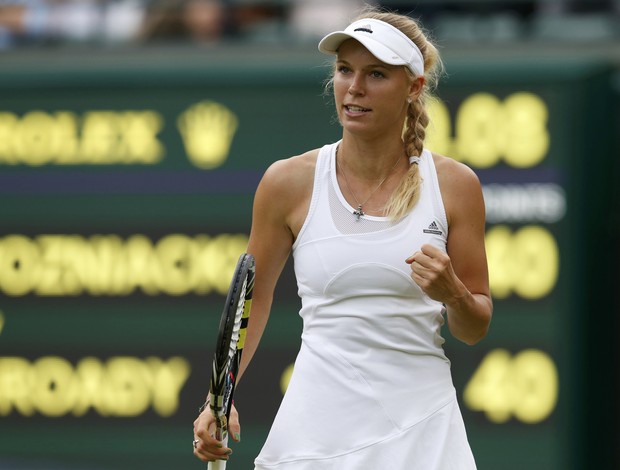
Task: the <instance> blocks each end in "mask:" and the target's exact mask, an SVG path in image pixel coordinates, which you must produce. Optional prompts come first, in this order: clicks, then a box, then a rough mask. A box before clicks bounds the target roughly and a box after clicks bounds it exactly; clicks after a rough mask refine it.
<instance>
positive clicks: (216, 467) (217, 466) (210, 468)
mask: <svg viewBox="0 0 620 470" xmlns="http://www.w3.org/2000/svg"><path fill="white" fill-rule="evenodd" d="M222 445H223V446H224V447H227V446H228V435H226V437H225V438H224V439H223V440H222ZM226 464H227V462H226V460H216V461H215V462H209V464H208V465H207V470H226Z"/></svg>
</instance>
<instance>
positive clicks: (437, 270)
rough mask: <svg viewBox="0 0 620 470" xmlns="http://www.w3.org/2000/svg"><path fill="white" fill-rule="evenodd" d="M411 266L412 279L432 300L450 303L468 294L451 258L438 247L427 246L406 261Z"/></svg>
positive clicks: (423, 246)
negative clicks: (455, 271) (453, 266)
mask: <svg viewBox="0 0 620 470" xmlns="http://www.w3.org/2000/svg"><path fill="white" fill-rule="evenodd" d="M406 262H407V263H409V264H410V265H411V279H413V281H414V282H415V283H416V284H417V285H418V286H420V288H421V289H422V290H423V291H424V292H425V293H426V295H428V296H429V297H430V298H431V299H433V300H436V301H438V302H442V303H450V301H451V299H454V298H458V297H460V296H462V295H464V294H465V293H466V290H467V289H466V288H465V286H464V285H463V283H462V282H461V281H460V280H459V279H458V277H457V276H456V274H455V273H454V269H453V268H452V262H451V260H450V257H449V256H448V255H447V254H446V253H445V252H443V251H442V250H440V249H439V248H437V247H436V246H433V245H429V244H425V245H422V246H421V248H420V250H419V251H416V252H415V253H414V254H413V255H411V256H410V257H409V258H407V260H406Z"/></svg>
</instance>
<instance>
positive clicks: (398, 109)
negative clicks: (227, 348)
mask: <svg viewBox="0 0 620 470" xmlns="http://www.w3.org/2000/svg"><path fill="white" fill-rule="evenodd" d="M319 49H320V50H321V51H322V52H324V53H326V54H333V55H335V66H334V69H333V77H332V79H331V86H332V87H333V96H334V101H335V105H336V111H337V114H338V118H339V121H340V124H341V126H342V139H341V140H339V141H338V142H335V143H332V144H328V145H325V146H323V147H322V148H319V149H315V150H310V151H308V152H307V153H304V154H303V155H299V156H295V157H292V158H289V159H286V160H282V161H278V162H276V163H274V164H273V165H272V166H271V167H270V168H269V169H268V170H267V172H266V173H265V175H264V177H263V179H262V181H261V183H260V185H259V187H258V189H257V192H256V198H255V205H254V215H253V221H252V230H251V235H250V242H249V246H248V252H249V253H251V254H253V255H254V257H255V258H256V283H255V287H254V300H253V308H252V321H251V322H250V325H249V330H248V335H247V339H246V343H245V353H244V356H243V364H242V370H243V369H244V368H245V367H246V366H247V364H248V362H249V361H250V359H251V357H252V354H253V353H254V351H255V350H256V348H257V345H258V343H259V339H260V337H261V334H262V332H263V330H264V328H265V325H266V323H267V318H268V316H269V311H270V307H271V303H272V297H273V292H274V287H275V285H276V281H277V279H278V277H279V275H280V273H281V271H282V269H283V266H284V264H285V261H286V259H287V257H288V256H289V253H291V252H292V254H293V258H294V265H295V274H296V277H297V283H298V287H299V293H300V295H301V298H302V308H301V311H300V315H301V317H302V318H303V325H304V326H303V334H302V345H301V349H300V352H299V355H298V357H297V360H296V363H295V369H294V373H293V375H292V378H291V381H290V384H289V387H288V390H287V392H286V394H285V396H284V398H283V401H282V404H281V406H280V409H279V411H278V414H277V416H276V418H275V421H274V423H273V425H272V428H271V431H270V433H269V436H268V438H267V441H266V443H265V444H264V447H263V449H262V451H261V452H260V454H259V455H258V457H257V458H256V461H255V470H267V469H277V470H322V469H325V470H326V469H338V470H356V469H390V470H447V469H450V470H470V469H474V468H476V465H475V461H474V457H473V455H472V452H471V449H470V446H469V444H468V440H467V435H466V431H465V426H464V423H463V419H462V416H461V412H460V410H459V407H458V403H457V398H456V392H455V389H454V386H453V383H452V378H451V373H450V362H449V360H448V358H447V357H446V355H445V353H444V350H443V347H442V344H443V342H444V339H443V338H442V334H441V329H442V326H443V325H444V322H445V321H447V327H448V328H449V329H450V332H451V333H452V335H453V336H455V337H456V338H458V339H460V340H462V341H463V342H465V343H467V344H470V345H473V344H475V343H477V342H478V341H480V339H482V338H483V337H484V336H485V335H486V333H487V330H488V328H489V324H490V321H491V314H492V303H491V298H490V295H489V286H488V274H487V262H486V254H485V249H484V224H485V221H484V217H485V216H484V202H483V198H482V191H481V187H480V183H479V181H478V179H477V177H476V176H475V175H474V173H473V172H472V171H471V170H470V169H468V168H467V167H466V166H464V165H462V164H460V163H458V162H456V161H454V160H452V159H450V158H447V157H445V156H441V155H437V154H435V153H433V152H431V151H429V150H428V149H426V148H424V137H425V132H426V127H427V125H428V124H429V118H428V115H427V111H426V108H425V104H426V102H427V99H428V96H429V94H430V93H431V90H432V89H433V87H434V86H435V85H436V83H437V81H438V76H439V74H440V71H441V67H442V64H441V60H440V57H439V55H438V52H437V50H436V48H435V47H434V46H433V45H432V44H431V43H430V42H429V40H428V39H427V38H426V36H425V34H424V33H423V31H422V29H421V27H420V26H419V25H418V24H417V22H415V21H414V20H412V19H411V18H409V17H407V16H401V15H398V14H394V13H387V12H381V11H377V10H366V11H364V12H363V14H362V16H361V17H360V18H359V19H358V20H356V21H354V22H353V23H352V24H350V25H349V26H348V27H347V28H346V29H345V30H344V31H337V32H334V33H331V34H329V35H327V36H326V37H325V38H323V39H322V40H321V42H320V44H319ZM212 421H213V418H212V417H211V416H210V413H208V412H203V413H202V414H201V415H200V416H199V417H198V419H197V420H196V422H195V428H194V431H195V435H196V436H195V438H196V439H197V440H198V443H197V446H196V449H195V452H194V453H195V454H196V456H197V457H198V458H200V459H201V460H203V461H208V460H214V459H218V458H228V454H227V453H228V452H229V451H230V449H228V448H227V447H222V446H221V444H219V443H218V442H217V441H216V440H214V439H213V438H212V437H211V436H210V435H209V433H208V432H207V429H208V428H209V426H210V425H211V424H212ZM239 429H240V428H239V423H238V415H237V413H236V410H233V415H232V417H231V430H232V431H231V435H233V436H234V435H235V433H238V432H239ZM218 446H219V447H218Z"/></svg>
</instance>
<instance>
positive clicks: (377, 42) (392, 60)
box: [319, 18, 424, 75]
mask: <svg viewBox="0 0 620 470" xmlns="http://www.w3.org/2000/svg"><path fill="white" fill-rule="evenodd" d="M347 39H355V40H356V41H359V42H360V43H362V45H363V46H364V47H365V48H366V49H368V50H369V51H370V53H371V54H372V55H374V56H375V57H376V58H377V59H379V60H380V61H381V62H385V63H386V64H390V65H405V66H407V67H408V68H409V70H411V71H412V72H413V73H414V74H415V75H424V59H423V58H422V53H421V52H420V49H418V47H417V46H416V45H415V44H414V43H413V41H412V40H411V39H409V38H408V37H407V36H406V35H405V34H404V33H403V32H402V31H400V30H399V29H398V28H395V27H394V26H392V25H390V24H388V23H386V22H385V21H381V20H375V19H372V18H364V19H361V20H358V21H356V22H354V23H351V24H350V25H349V26H347V28H346V29H345V30H344V31H335V32H333V33H329V34H328V35H327V36H325V37H324V38H323V39H321V42H319V51H321V52H323V53H325V54H337V53H338V48H339V47H340V45H341V44H342V43H343V42H344V41H346V40H347Z"/></svg>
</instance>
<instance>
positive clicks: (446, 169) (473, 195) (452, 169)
mask: <svg viewBox="0 0 620 470" xmlns="http://www.w3.org/2000/svg"><path fill="white" fill-rule="evenodd" d="M433 161H434V162H435V168H436V169H437V178H438V180H439V188H440V189H441V196H442V198H443V200H444V205H445V207H446V212H447V215H448V219H450V218H451V217H452V216H454V214H458V213H468V212H470V211H471V210H474V211H476V210H482V211H483V212H484V201H483V198H482V187H481V185H480V180H479V179H478V176H477V175H476V173H474V171H473V170H472V169H471V168H469V167H468V166H467V165H464V164H463V163H460V162H457V161H456V160H454V159H452V158H449V157H445V156H443V155H439V154H433Z"/></svg>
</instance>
